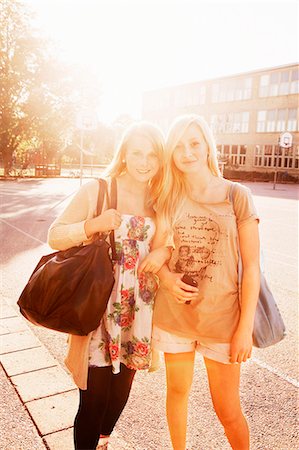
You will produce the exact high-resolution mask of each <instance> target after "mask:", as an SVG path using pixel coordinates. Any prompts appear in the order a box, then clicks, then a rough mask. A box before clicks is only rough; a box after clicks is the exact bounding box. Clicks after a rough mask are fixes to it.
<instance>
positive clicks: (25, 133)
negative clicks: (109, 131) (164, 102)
mask: <svg viewBox="0 0 299 450" xmlns="http://www.w3.org/2000/svg"><path fill="white" fill-rule="evenodd" d="M99 98H100V90H99V83H98V80H97V78H96V76H95V75H94V74H92V73H91V72H90V71H86V70H83V69H82V68H80V67H78V66H77V67H74V66H67V65H66V64H63V63H62V62H61V61H58V59H57V58H56V57H54V56H53V50H52V48H51V46H50V44H49V42H46V41H45V40H43V39H41V37H40V36H39V34H38V32H37V31H36V30H35V29H34V28H33V26H32V20H31V16H30V13H29V11H28V8H27V6H26V5H25V4H23V3H21V2H20V1H18V0H0V152H1V155H2V159H3V164H4V168H5V173H7V172H8V170H9V168H10V166H11V164H12V157H13V155H14V154H16V153H18V152H20V149H24V148H27V149H28V147H29V148H30V146H31V147H32V148H34V149H35V150H36V149H38V150H39V152H40V154H41V155H42V158H44V159H46V160H47V161H50V160H52V159H54V158H55V159H56V160H57V159H60V157H61V151H62V150H63V148H64V147H65V140H66V138H67V136H68V135H69V134H70V133H71V132H72V129H73V128H74V126H75V117H76V114H77V112H78V111H79V110H80V109H81V108H82V107H86V106H88V107H89V108H92V107H95V105H96V103H97V102H98V101H99Z"/></svg>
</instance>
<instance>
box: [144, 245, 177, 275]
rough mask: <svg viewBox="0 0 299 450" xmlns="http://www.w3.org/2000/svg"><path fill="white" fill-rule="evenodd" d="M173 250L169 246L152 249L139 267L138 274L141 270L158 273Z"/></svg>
mask: <svg viewBox="0 0 299 450" xmlns="http://www.w3.org/2000/svg"><path fill="white" fill-rule="evenodd" d="M170 256H171V251H170V249H169V248H168V247H159V248H156V249H155V250H152V251H151V252H150V253H149V254H148V255H147V256H146V257H145V258H144V259H143V260H142V261H141V264H140V265H139V267H138V275H139V274H140V273H141V272H152V273H157V272H159V270H160V269H161V267H162V266H163V264H164V263H165V262H166V261H168V260H169V258H170Z"/></svg>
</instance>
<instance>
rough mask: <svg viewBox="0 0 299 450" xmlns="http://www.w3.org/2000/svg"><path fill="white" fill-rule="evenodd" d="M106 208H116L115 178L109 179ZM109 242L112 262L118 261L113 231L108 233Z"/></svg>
mask: <svg viewBox="0 0 299 450" xmlns="http://www.w3.org/2000/svg"><path fill="white" fill-rule="evenodd" d="M106 186H107V184H106ZM108 206H109V208H113V209H116V208H117V184H116V179H115V178H111V184H110V196H108ZM109 240H110V244H111V250H112V261H118V259H119V257H118V256H117V253H116V248H115V236H114V230H111V231H110V233H109Z"/></svg>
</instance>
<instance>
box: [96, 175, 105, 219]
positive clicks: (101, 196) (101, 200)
mask: <svg viewBox="0 0 299 450" xmlns="http://www.w3.org/2000/svg"><path fill="white" fill-rule="evenodd" d="M106 195H107V183H106V181H105V180H103V178H99V192H98V202H97V216H98V215H100V214H101V212H102V209H103V203H104V198H105V196H106Z"/></svg>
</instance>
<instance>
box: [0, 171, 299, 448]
mask: <svg viewBox="0 0 299 450" xmlns="http://www.w3.org/2000/svg"><path fill="white" fill-rule="evenodd" d="M78 186H79V180H78V179H68V180H67V179H43V180H20V181H19V182H18V181H1V182H0V187H1V191H2V196H1V222H0V223H1V231H2V234H1V235H2V236H3V237H4V238H2V245H1V252H2V254H1V261H2V297H1V309H0V313H1V315H0V335H1V346H0V358H1V364H2V366H1V367H0V380H1V384H0V394H1V399H4V401H3V400H2V402H1V406H0V421H1V432H0V448H1V449H3V450H31V449H38V450H39V449H43V448H49V449H51V450H71V449H72V448H73V446H72V422H73V417H74V414H75V411H76V408H77V401H78V398H77V391H76V388H75V386H74V384H73V382H72V380H71V378H70V377H69V374H68V373H67V372H66V369H65V367H64V365H63V358H64V354H65V350H66V336H65V335H64V334H62V333H56V332H53V331H50V330H46V329H42V328H37V327H34V326H33V325H31V324H29V323H28V322H26V321H25V319H23V318H22V317H21V316H20V315H19V312H18V308H17V307H16V301H17V299H18V296H19V294H20V293H21V290H22V288H23V287H24V285H25V283H26V281H27V279H28V277H29V275H30V273H31V272H32V270H33V268H34V266H35V264H36V262H37V261H38V259H39V258H40V256H41V255H43V254H45V253H48V252H49V248H48V247H47V245H46V244H45V241H46V233H47V228H48V226H49V224H50V223H51V222H52V220H53V219H54V218H55V217H56V215H57V214H58V212H59V211H60V210H61V208H63V206H64V201H63V200H64V199H66V200H65V201H67V200H68V198H67V197H68V196H69V195H70V194H72V193H73V192H74V191H75V190H76V189H77V188H78ZM248 186H249V187H250V188H251V189H252V192H253V194H254V199H255V204H256V206H257V208H258V211H259V214H260V217H261V224H260V231H261V236H262V242H263V248H264V256H265V264H266V272H267V278H268V281H269V283H270V285H271V287H272V290H273V292H274V294H275V297H276V300H277V302H278V304H279V307H280V309H281V312H282V314H283V317H284V319H285V322H286V325H287V330H288V335H287V337H286V339H285V340H284V341H283V342H281V343H280V344H278V345H276V346H275V347H272V348H269V349H266V350H257V349H255V351H254V355H253V358H252V360H251V361H250V362H249V363H247V364H245V365H244V366H243V376H242V384H241V394H242V405H243V408H244V411H245V413H246V415H247V417H248V420H249V423H250V426H251V434H252V450H295V449H297V448H299V440H298V428H296V418H297V409H296V403H297V393H298V382H297V381H296V379H298V352H297V349H298V309H297V289H298V272H297V260H298V254H297V249H298V234H297V226H298V202H297V198H298V197H297V196H298V188H297V187H296V186H294V185H278V186H277V188H276V190H273V189H272V185H271V184H270V183H264V184H263V183H248ZM164 398H165V372H164V367H163V364H162V366H161V369H160V370H159V371H157V372H155V373H154V374H146V373H139V374H138V375H137V377H136V381H135V383H134V386H133V390H132V394H131V397H130V400H129V402H128V405H127V407H126V409H125V411H124V413H123V415H122V416H121V418H120V420H119V422H118V424H117V427H116V430H115V432H114V433H113V442H112V450H116V449H117V450H122V449H124V450H125V449H128V450H133V449H135V450H157V449H159V450H160V449H161V450H162V449H163V450H168V449H170V448H171V446H170V442H169V437H168V432H167V426H166V420H165V415H164ZM188 439H189V444H188V448H189V449H192V450H213V449H215V450H226V449H229V446H228V444H227V443H226V440H225V438H224V435H223V431H222V428H221V427H220V425H219V424H218V422H217V419H216V416H215V413H214V412H213V409H212V406H211V400H210V398H209V393H208V386H207V381H206V376H205V370H204V366H203V363H202V361H201V359H200V358H198V361H197V365H196V370H195V376H194V383H193V388H192V393H191V398H190V414H189V438H188Z"/></svg>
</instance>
